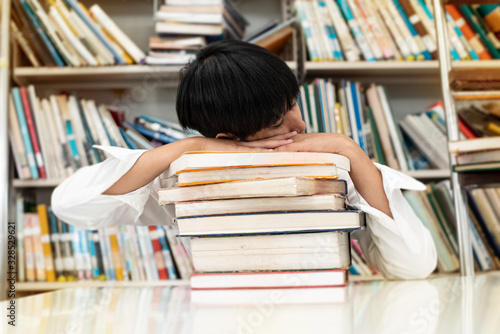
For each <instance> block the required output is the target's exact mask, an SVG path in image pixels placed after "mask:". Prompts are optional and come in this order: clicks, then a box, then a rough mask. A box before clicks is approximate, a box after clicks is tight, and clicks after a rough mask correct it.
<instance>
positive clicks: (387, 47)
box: [295, 0, 500, 61]
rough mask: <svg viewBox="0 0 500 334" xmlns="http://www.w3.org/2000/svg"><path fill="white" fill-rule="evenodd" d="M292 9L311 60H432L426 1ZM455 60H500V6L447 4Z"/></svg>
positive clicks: (327, 1)
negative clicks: (499, 22)
mask: <svg viewBox="0 0 500 334" xmlns="http://www.w3.org/2000/svg"><path fill="white" fill-rule="evenodd" d="M295 8H296V10H297V15H298V17H299V19H300V22H301V25H302V30H303V31H304V35H305V39H306V45H307V49H308V56H309V59H310V60H311V61H344V60H346V61H359V60H365V61H377V60H390V59H392V60H407V61H411V60H430V59H437V55H438V53H437V38H436V28H435V22H434V21H435V20H434V13H433V4H432V3H431V1H427V0H382V1H375V0H336V1H334V0H302V1H295ZM445 11H446V20H447V29H448V31H447V32H448V35H449V48H450V53H451V57H452V58H453V59H454V60H469V59H472V60H479V59H482V60H487V59H493V58H495V59H497V58H500V26H499V25H498V20H500V5H472V6H469V5H460V6H454V5H446V6H445Z"/></svg>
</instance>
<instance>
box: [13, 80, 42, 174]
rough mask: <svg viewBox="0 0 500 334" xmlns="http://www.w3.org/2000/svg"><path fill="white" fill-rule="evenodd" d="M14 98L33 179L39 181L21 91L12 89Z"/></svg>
mask: <svg viewBox="0 0 500 334" xmlns="http://www.w3.org/2000/svg"><path fill="white" fill-rule="evenodd" d="M12 97H13V99H14V105H15V109H16V114H17V119H18V121H19V127H20V129H21V135H22V137H23V144H24V149H25V151H26V157H27V159H28V163H29V166H30V173H31V177H32V178H33V179H38V178H40V174H39V171H38V167H37V165H36V160H35V153H34V152H33V146H32V143H31V139H30V135H29V130H28V124H27V122H26V116H25V114H24V110H23V104H22V101H21V93H20V91H19V88H17V87H14V88H12Z"/></svg>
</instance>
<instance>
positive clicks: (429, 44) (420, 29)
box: [399, 0, 438, 59]
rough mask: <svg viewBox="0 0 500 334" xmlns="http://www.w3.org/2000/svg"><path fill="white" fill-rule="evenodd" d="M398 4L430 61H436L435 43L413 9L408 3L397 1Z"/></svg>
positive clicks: (406, 1)
mask: <svg viewBox="0 0 500 334" xmlns="http://www.w3.org/2000/svg"><path fill="white" fill-rule="evenodd" d="M399 3H400V4H401V7H402V8H403V11H404V12H405V13H406V16H408V19H409V20H410V22H411V24H412V25H413V27H414V28H415V30H416V31H417V33H418V34H419V36H420V38H422V42H423V43H424V46H425V47H426V49H427V50H428V51H429V52H430V54H431V56H432V59H437V57H438V51H437V47H436V43H434V41H433V40H432V38H431V36H430V35H429V32H428V31H427V28H426V27H425V25H424V24H423V23H422V21H420V18H419V17H418V15H417V13H416V12H415V9H414V8H413V6H412V5H411V3H410V1H409V0H399Z"/></svg>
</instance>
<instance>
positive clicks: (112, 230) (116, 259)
mask: <svg viewBox="0 0 500 334" xmlns="http://www.w3.org/2000/svg"><path fill="white" fill-rule="evenodd" d="M107 232H108V234H109V244H110V246H111V255H112V257H113V265H114V267H115V275H116V280H117V281H123V280H124V277H123V268H122V261H121V257H120V247H119V246H118V239H117V236H116V234H117V231H116V227H108V230H107Z"/></svg>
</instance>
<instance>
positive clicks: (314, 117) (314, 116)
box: [307, 83, 319, 133]
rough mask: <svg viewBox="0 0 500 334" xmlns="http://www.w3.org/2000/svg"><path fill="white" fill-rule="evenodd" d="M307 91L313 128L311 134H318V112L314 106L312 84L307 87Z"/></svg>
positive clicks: (314, 99)
mask: <svg viewBox="0 0 500 334" xmlns="http://www.w3.org/2000/svg"><path fill="white" fill-rule="evenodd" d="M307 90H308V92H307V93H308V94H309V103H310V105H311V116H312V126H313V131H312V132H313V133H318V132H319V125H318V112H317V108H318V106H316V98H315V96H314V84H313V83H310V84H308V85H307Z"/></svg>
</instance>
